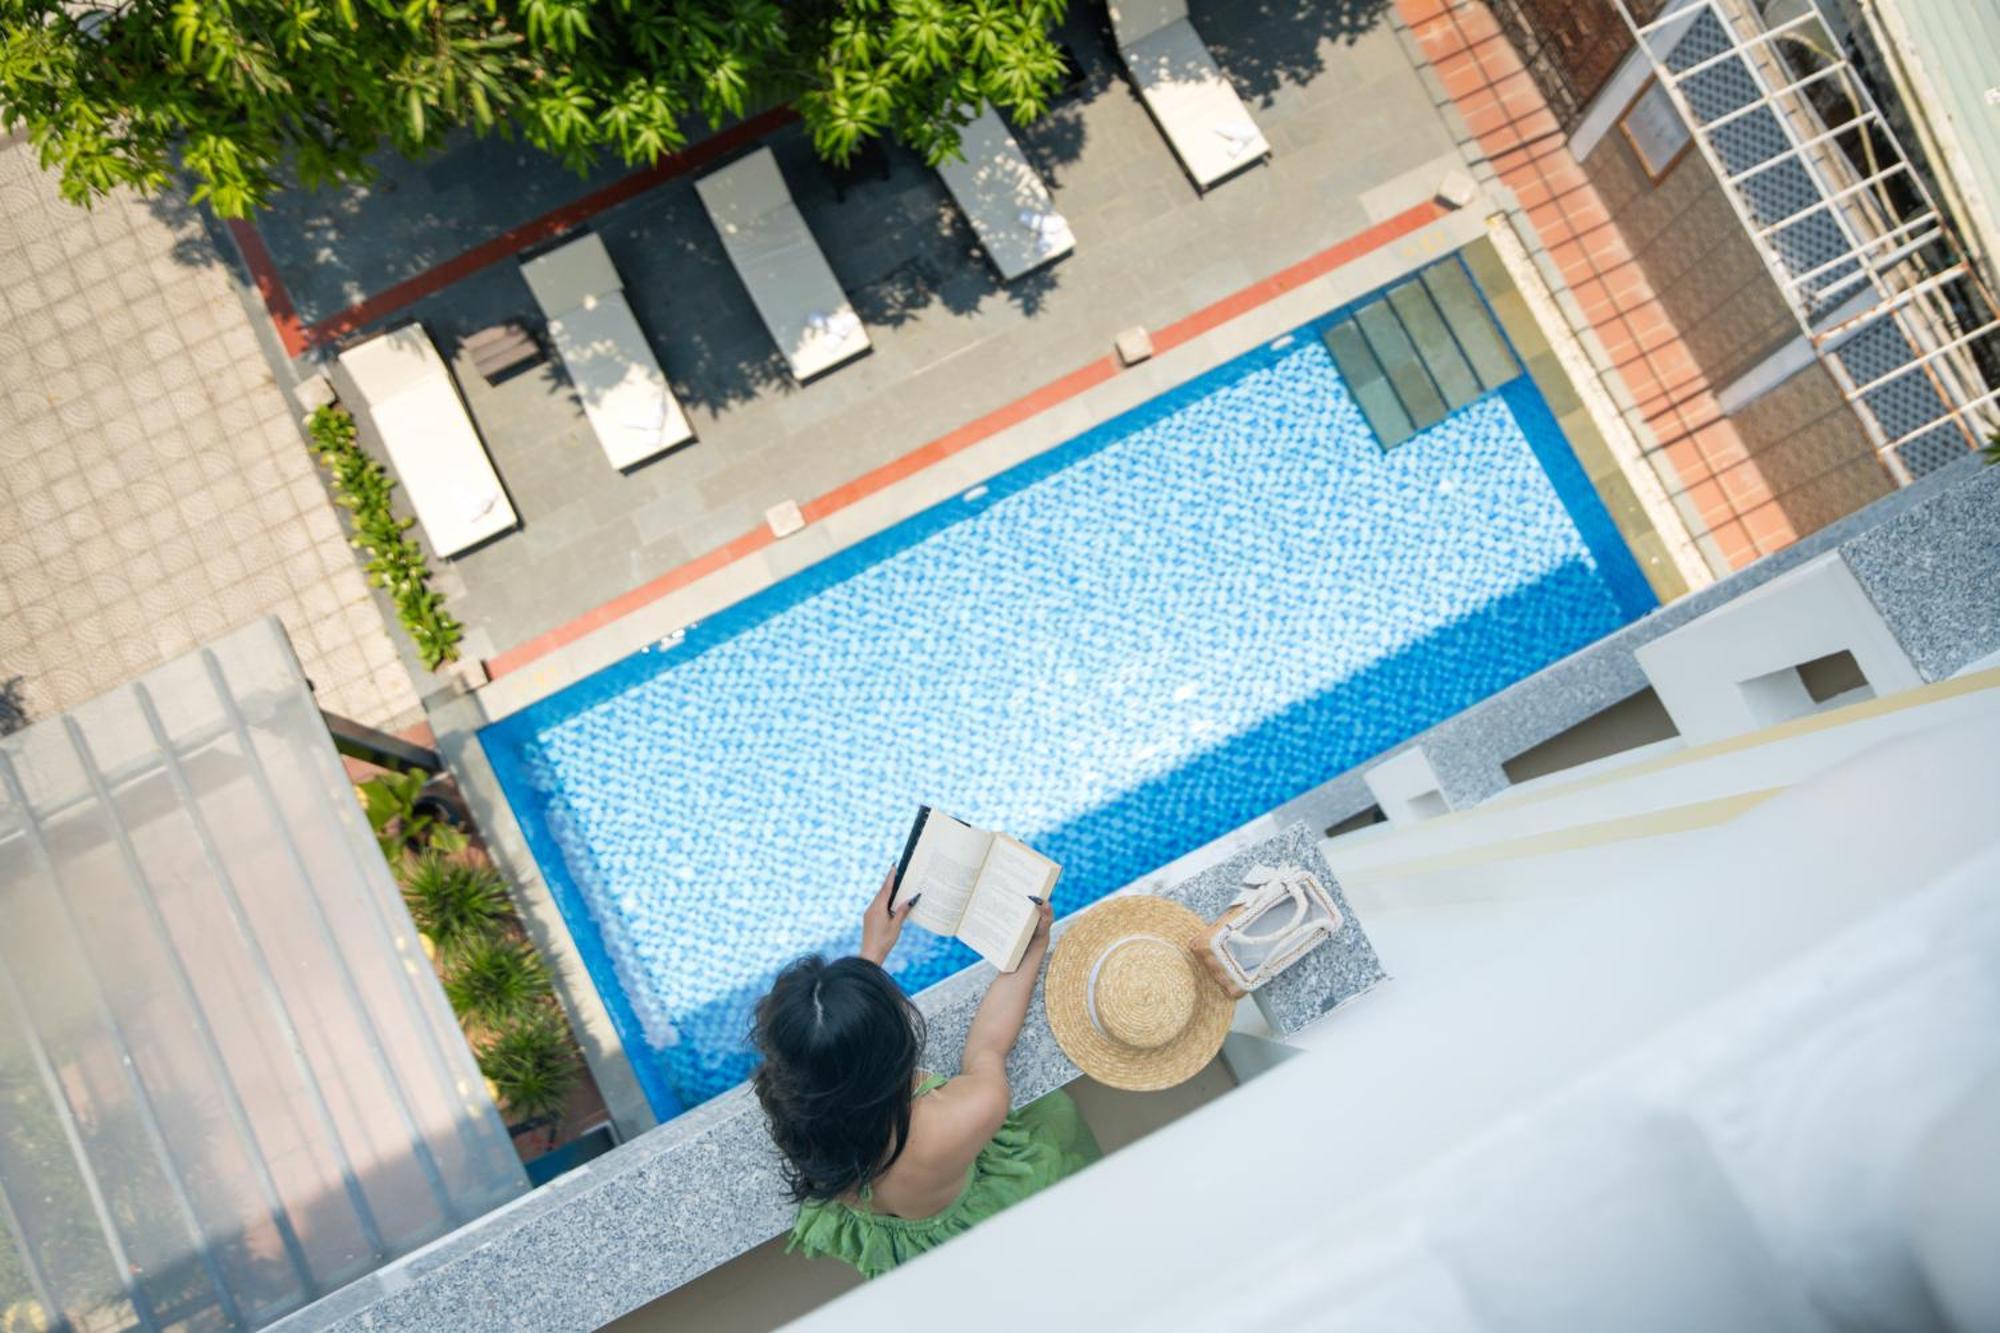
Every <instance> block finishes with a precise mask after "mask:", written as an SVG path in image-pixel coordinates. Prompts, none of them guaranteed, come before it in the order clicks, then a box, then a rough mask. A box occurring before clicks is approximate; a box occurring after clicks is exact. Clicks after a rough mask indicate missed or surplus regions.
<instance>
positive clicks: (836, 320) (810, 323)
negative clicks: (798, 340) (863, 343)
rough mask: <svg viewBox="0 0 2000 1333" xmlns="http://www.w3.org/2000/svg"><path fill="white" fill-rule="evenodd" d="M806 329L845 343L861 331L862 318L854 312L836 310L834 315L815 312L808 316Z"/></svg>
mask: <svg viewBox="0 0 2000 1333" xmlns="http://www.w3.org/2000/svg"><path fill="white" fill-rule="evenodd" d="M806 328H807V329H808V330H809V331H810V332H813V333H817V334H819V335H820V336H821V337H825V338H832V339H833V340H834V341H836V342H845V341H846V340H847V339H849V338H851V337H853V336H854V335H855V334H857V333H859V332H860V331H861V317H860V316H859V315H857V314H855V313H854V312H853V311H852V310H836V311H834V312H833V313H832V314H827V313H826V312H825V311H822V310H815V311H814V312H813V313H812V314H810V315H807V316H806Z"/></svg>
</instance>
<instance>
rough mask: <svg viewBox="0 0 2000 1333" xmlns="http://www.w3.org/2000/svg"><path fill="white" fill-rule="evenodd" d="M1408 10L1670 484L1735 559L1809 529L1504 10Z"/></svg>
mask: <svg viewBox="0 0 2000 1333" xmlns="http://www.w3.org/2000/svg"><path fill="white" fill-rule="evenodd" d="M1398 12H1399V13H1400V14H1401V15H1402V18H1403V21H1404V22H1406V23H1408V24H1409V25H1410V28H1411V30H1412V31H1413V32H1415V33H1416V36H1417V39H1418V41H1419V43H1420V44H1421V45H1422V48H1423V52H1424V55H1425V58H1426V59H1428V60H1429V61H1430V63H1431V65H1432V67H1433V68H1435V69H1436V71H1437V73H1438V77H1439V79H1440V80H1442V81H1443V83H1444V87H1445V91H1446V92H1447V93H1449V94H1450V95H1451V98H1452V100H1453V101H1454V102H1455V103H1456V104H1457V106H1458V110H1459V114H1460V115H1462V116H1463V117H1464V118H1465V122H1466V124H1467V126H1469V127H1470V128H1471V130H1472V132H1473V134H1474V135H1476V136H1477V138H1478V140H1479V146H1480V148H1481V149H1482V150H1483V151H1484V152H1485V154H1486V156H1487V157H1488V158H1489V159H1490V160H1491V161H1492V163H1493V167H1494V169H1495V170H1496V171H1497V172H1498V173H1499V175H1500V179H1501V180H1502V181H1503V182H1504V183H1505V184H1506V185H1507V187H1508V188H1509V189H1511V190H1512V191H1513V192H1514V194H1515V196H1516V197H1517V198H1518V199H1519V200H1520V201H1521V206H1522V207H1523V208H1524V209H1526V210H1527V213H1528V217H1529V220H1530V221H1532V222H1533V223H1534V225H1535V229H1536V231H1537V232H1538V233H1539V234H1540V236H1541V239H1542V243H1543V244H1544V245H1545V246H1547V247H1548V250H1549V253H1550V254H1551V255H1552V256H1553V257H1554V259H1555V262H1556V266H1557V268H1558V269H1559V270H1560V271H1561V273H1562V275H1563V280H1564V281H1565V282H1566V283H1568V285H1569V287H1570V290H1571V292H1572V293H1573V294H1574V295H1575V296H1576V299H1577V302H1578V304H1579V305H1580V306H1581V307H1582V309H1583V312H1584V315H1585V317H1586V318H1587V319H1589V320H1590V323H1591V326H1592V327H1593V328H1594V329H1595V330H1596V332H1597V336H1598V338H1599V340H1600V341H1602V343H1603V344H1604V347H1605V350H1606V351H1607V352H1608V353H1609V354H1610V356H1611V359H1612V361H1613V363H1614V364H1615V365H1616V367H1617V370H1618V373H1619V374H1620V375H1621V376H1623V378H1624V381H1625V386H1626V388H1627V389H1629V390H1630V391H1631V394H1632V397H1633V399H1634V400H1635V401H1636V402H1637V403H1638V405H1639V410H1640V412H1641V413H1642V414H1643V415H1644V416H1645V418H1646V422H1647V424H1648V425H1649V426H1651V427H1652V431H1653V435H1654V438H1655V440H1656V441H1657V450H1658V452H1661V453H1664V454H1665V455H1666V461H1667V463H1668V464H1669V467H1668V468H1663V469H1661V471H1662V474H1663V480H1665V481H1666V482H1667V484H1668V485H1669V486H1670V487H1673V486H1675V485H1676V483H1678V489H1679V490H1681V491H1682V492H1684V493H1685V494H1686V495H1687V497H1688V499H1689V500H1690V501H1691V502H1692V503H1693V505H1694V508H1695V510H1696V512H1697V513H1699V514H1700V516H1701V519H1702V522H1703V524H1704V525H1705V526H1706V528H1707V530H1708V532H1709V535H1710V536H1712V537H1713V538H1714V539H1715V543H1716V546H1717V548H1718V549H1719V550H1720V552H1721V554H1722V556H1723V558H1724V559H1725V560H1727V561H1728V562H1729V565H1730V567H1731V568H1741V567H1742V566H1743V565H1746V564H1748V563H1749V562H1750V561H1752V560H1755V559H1756V558H1757V557H1758V556H1760V555H1765V554H1768V553H1769V552H1771V551H1775V550H1777V549H1778V548H1779V547H1781V546H1786V545H1789V544H1790V543H1791V542H1793V541H1796V540H1797V539H1798V534H1797V532H1795V531H1794V530H1793V528H1792V524H1791V521H1790V520H1789V519H1788V518H1786V516H1785V514H1784V512H1783V511H1782V510H1781V509H1780V508H1779V507H1778V504H1777V502H1776V501H1775V500H1774V499H1773V497H1772V494H1771V488H1770V486H1769V485H1768V484H1767V482H1766V481H1765V478H1764V477H1763V475H1762V474H1761V473H1760V472H1759V471H1758V468H1757V465H1756V463H1755V462H1754V461H1752V459H1751V457H1750V454H1749V451H1748V450H1747V449H1746V448H1745V447H1744V444H1743V441H1742V440H1741V439H1740V438H1739V437H1738V436H1737V433H1736V429H1735V427H1734V426H1733V425H1731V424H1730V422H1729V420H1728V418H1726V417H1724V416H1723V414H1722V409H1721V408H1720V407H1719V406H1718V405H1717V403H1716V401H1715V395H1714V393H1713V391H1712V388H1711V386H1710V384H1709V382H1708V380H1707V378H1706V377H1705V376H1704V375H1703V374H1702V372H1701V368H1700V367H1699V366H1697V365H1696V364H1695V361H1694V358H1693V357H1692V356H1691V355H1690V354H1689V352H1688V349H1687V347H1686V345H1685V344H1684V343H1683V342H1682V341H1681V338H1680V334H1679V333H1678V331H1677V330H1676V329H1675V328H1674V325H1673V321H1672V320H1671V319H1669V318H1668V316H1667V312H1666V310H1665V308H1664V307H1663V306H1662V305H1661V304H1660V302H1659V300H1658V298H1657V297H1656V295H1655V293H1654V291H1653V288H1652V286H1651V285H1650V284H1649V283H1648V282H1647V280H1646V276H1645V274H1644V273H1643V272H1642V271H1641V270H1640V268H1639V265H1638V262H1637V260H1636V259H1635V258H1634V257H1633V254H1632V251H1631V249H1630V248H1629V247H1628V246H1627V245H1626V244H1625V239H1624V237H1623V236H1622V235H1620V233H1619V231H1618V228H1617V226H1616V225H1614V223H1613V222H1612V219H1611V214H1610V212H1609V210H1607V209H1606V207H1605V205H1604V201H1603V200H1602V199H1601V198H1600V197H1599V195H1598V192H1597V190H1596V189H1595V188H1594V187H1593V186H1592V185H1591V183H1590V180H1589V178H1588V177H1587V176H1586V175H1585V174H1584V171H1583V168H1582V167H1581V166H1580V165H1578V163H1577V160H1576V159H1575V158H1574V157H1573V156H1571V154H1570V151H1569V145H1568V142H1567V137H1566V136H1565V135H1564V134H1563V131H1562V127H1561V126H1560V125H1559V124H1558V123H1557V122H1556V118H1555V116H1554V114H1553V113H1551V112H1550V110H1549V108H1548V105H1547V103H1546V102H1545V101H1544V100H1543V98H1542V95H1541V92H1540V90H1539V89H1537V88H1536V87H1535V83H1534V80H1533V79H1531V78H1530V77H1529V76H1528V74H1527V72H1526V71H1525V70H1524V69H1523V68H1522V65H1521V60H1520V57H1519V56H1518V55H1517V54H1516V53H1515V51H1514V48H1513V46H1512V44H1511V43H1509V42H1508V40H1507V38H1506V37H1505V35H1504V34H1502V32H1501V31H1500V28H1499V26H1498V24H1496V23H1495V22H1494V19H1493V16H1492V14H1491V13H1489V12H1488V11H1487V9H1486V7H1485V5H1483V4H1480V3H1477V0H1398ZM1656 461H1657V460H1656Z"/></svg>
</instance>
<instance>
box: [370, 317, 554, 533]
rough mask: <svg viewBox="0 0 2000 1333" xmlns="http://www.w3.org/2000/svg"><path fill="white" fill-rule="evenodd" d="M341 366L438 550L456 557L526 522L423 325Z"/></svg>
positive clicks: (384, 339) (392, 334) (375, 343)
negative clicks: (511, 500) (502, 484)
mask: <svg viewBox="0 0 2000 1333" xmlns="http://www.w3.org/2000/svg"><path fill="white" fill-rule="evenodd" d="M340 364H341V365H342V366H343V367H344V368H345V369H346V371H347V374H348V376H349V378H351V379H352V380H353V381H354V387H355V389H356V390H357V391H358V392H359V393H360V395H361V401H362V404H363V406H364V407H365V408H366V410H367V413H368V418H369V420H370V421H372V422H373V423H374V425H375V433H376V434H378V435H380V436H381V437H382V445H383V447H384V448H386V449H387V450H388V451H389V462H390V464H391V465H392V466H393V467H394V468H395V469H396V480H397V482H398V483H399V484H400V485H401V486H402V488H403V494H404V495H407V496H408V497H409V498H410V506H411V507H412V508H413V509H415V510H416V511H417V522H419V523H421V524H422V525H423V529H424V535H425V536H426V537H428V538H430V543H431V549H432V550H433V551H435V552H436V553H437V554H438V555H439V556H448V555H456V554H457V553H458V552H460V551H463V550H466V549H467V548H468V547H473V546H477V545H478V544H479V543H480V542H483V541H485V540H486V539H487V538H488V537H491V536H493V535H495V534H496V533H501V532H505V531H507V530H508V529H509V528H512V527H514V526H515V525H516V524H517V523H518V522H519V520H518V519H517V518H515V516H514V506H513V505H511V504H509V503H507V492H506V491H504V490H502V489H501V488H500V478H499V475H498V474H496V473H495V472H494V471H493V460H492V459H490V458H488V457H487V456H486V448H485V446H484V445H482V444H480V442H479V432H477V431H475V430H474V429H473V428H472V417H471V416H470V415H469V414H468V413H467V412H466V410H465V403H464V401H463V400H462V399H460V398H459V396H458V386H457V385H456V384H454V383H453V382H452V378H451V371H450V370H448V369H446V367H445V364H444V359H443V358H442V357H440V356H439V355H438V353H437V348H436V347H435V346H433V345H432V343H431V339H430V335H429V334H427V333H425V332H424V326H423V325H421V324H405V325H403V326H402V327H401V328H399V329H392V330H390V331H389V332H387V333H384V334H379V335H377V336H376V337H373V338H370V339H368V340H367V341H366V342H362V343H357V344H355V345H354V346H353V347H350V348H348V349H347V350H346V351H345V352H342V353H341V354H340Z"/></svg>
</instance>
